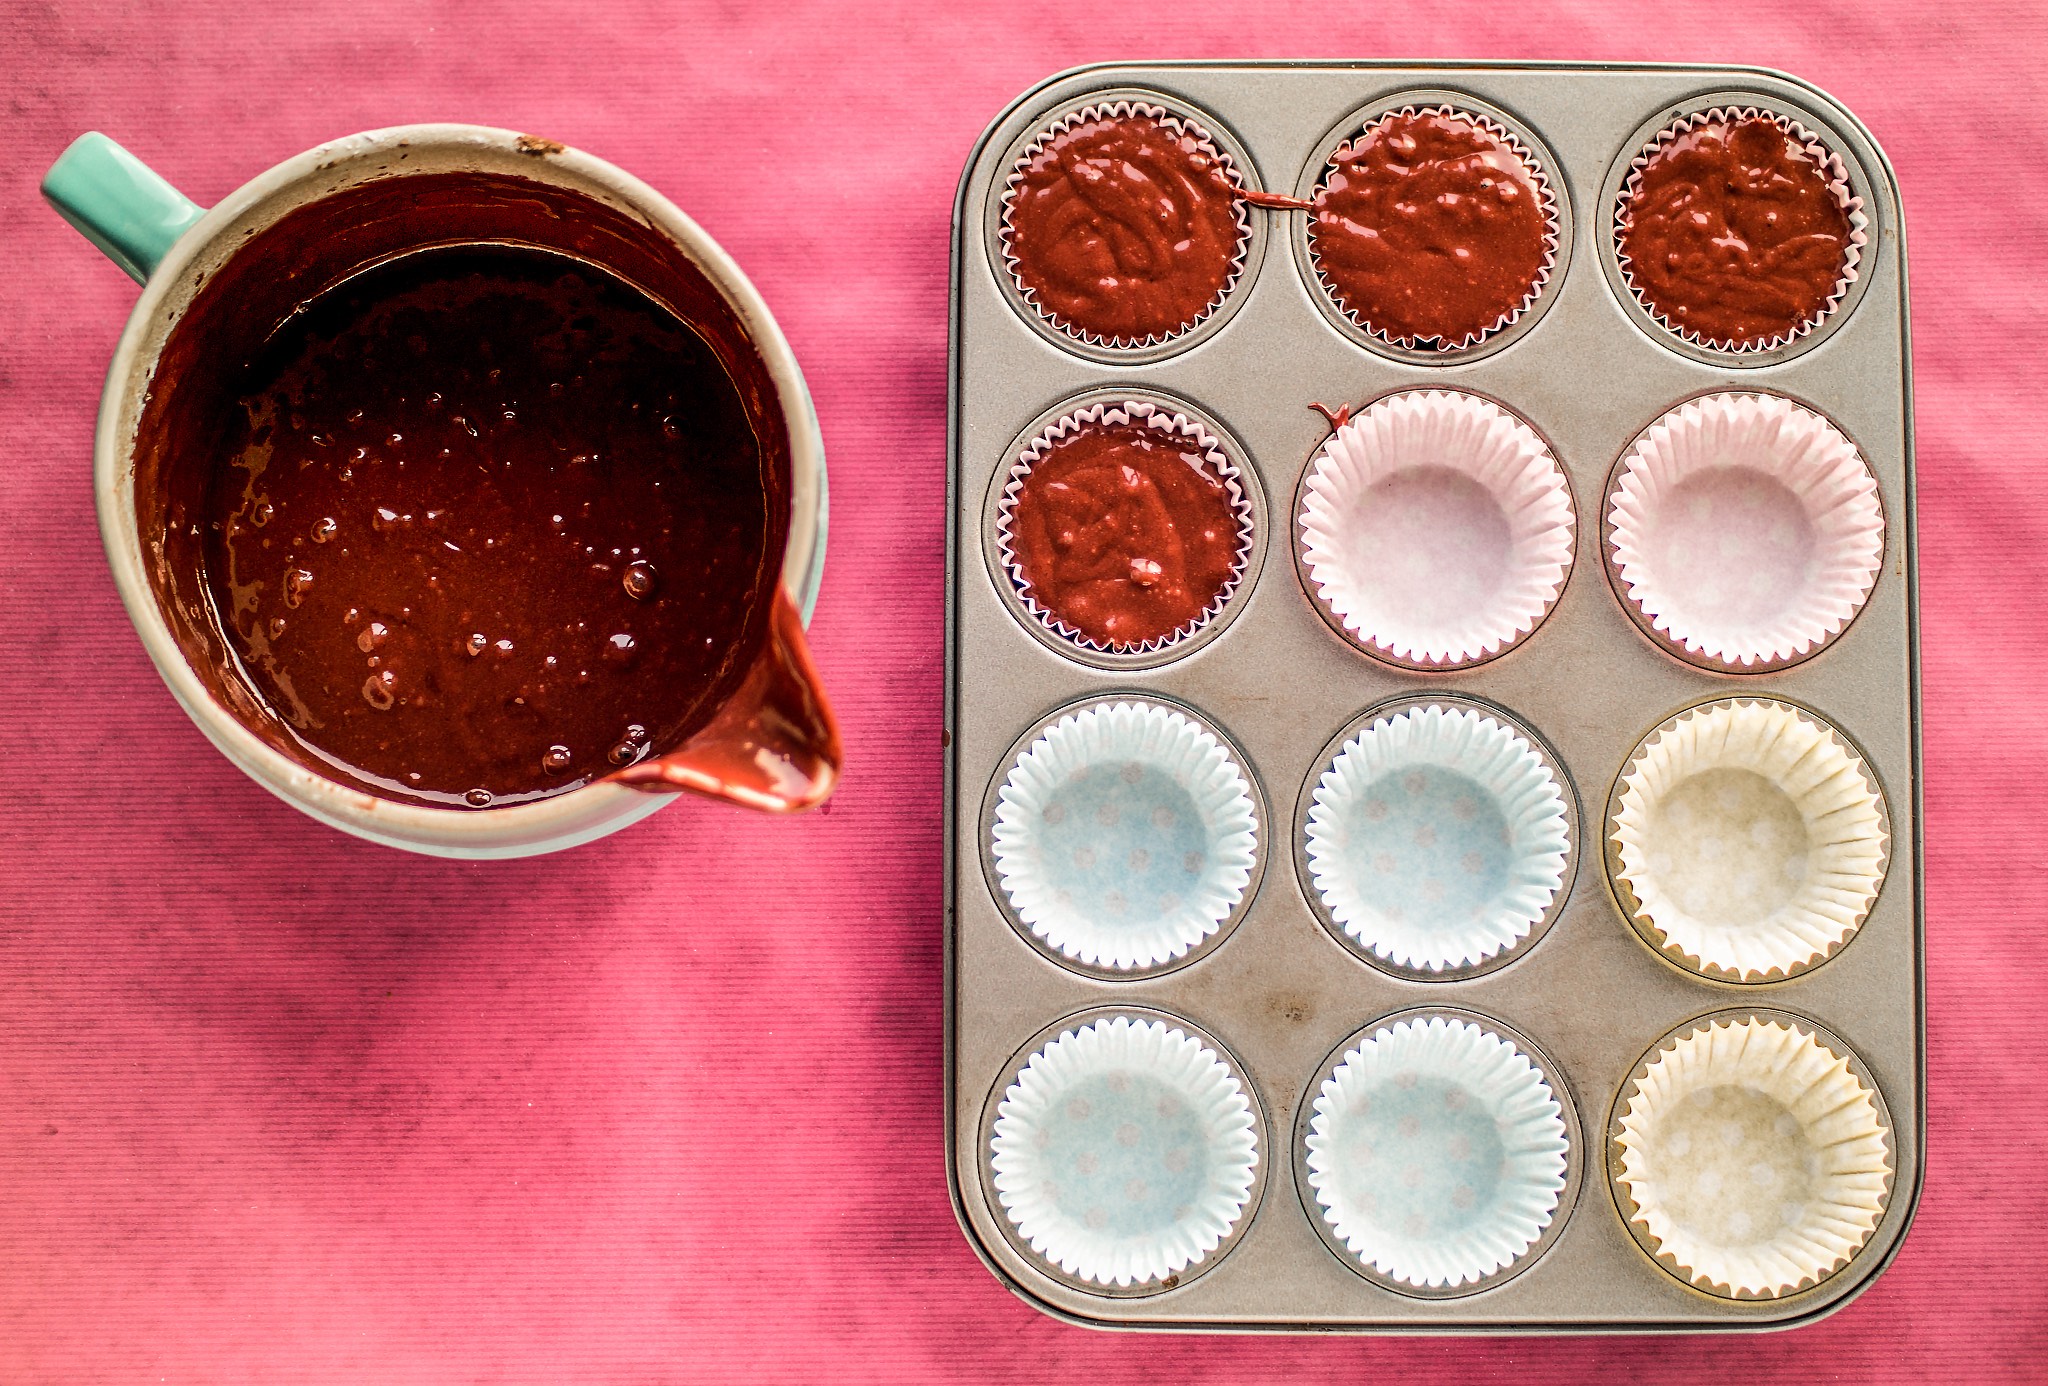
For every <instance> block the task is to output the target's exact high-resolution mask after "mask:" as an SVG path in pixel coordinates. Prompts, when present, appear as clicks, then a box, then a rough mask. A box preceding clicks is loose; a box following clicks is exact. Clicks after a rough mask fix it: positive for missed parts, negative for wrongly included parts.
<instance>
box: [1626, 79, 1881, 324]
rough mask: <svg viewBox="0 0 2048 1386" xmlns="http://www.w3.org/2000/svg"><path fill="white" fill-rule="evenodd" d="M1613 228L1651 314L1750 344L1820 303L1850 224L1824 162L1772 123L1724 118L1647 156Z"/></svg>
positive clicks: (1845, 247)
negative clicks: (1820, 161) (1634, 187)
mask: <svg viewBox="0 0 2048 1386" xmlns="http://www.w3.org/2000/svg"><path fill="white" fill-rule="evenodd" d="M1615 234H1616V236H1617V238H1618V240H1619V242H1620V246H1621V253H1622V254H1623V255H1624V256H1626V257H1627V259H1628V265H1629V278H1630V279H1631V280H1632V281H1633V282H1634V285H1635V291H1636V294H1637V296H1638V297H1640V298H1641V299H1642V301H1643V304H1644V306H1645V307H1647V308H1648V309H1649V310H1650V311H1651V312H1653V313H1655V314H1657V315H1658V316H1659V317H1661V318H1663V319H1664V320H1665V321H1666V322H1669V323H1670V324H1671V325H1672V326H1673V327H1676V328H1678V329H1680V330H1681V331H1685V332H1691V333H1693V334H1695V335H1696V336H1699V337H1701V338H1704V339H1705V340H1707V341H1709V342H1713V343H1716V344H1717V345H1723V346H1732V347H1755V346H1762V345H1764V344H1766V343H1768V342H1770V341H1772V340H1774V339H1776V338H1780V337H1784V336H1787V335H1789V334H1790V333H1792V332H1794V331H1796V330H1798V329H1799V328H1801V327H1803V326H1805V325H1806V324H1808V323H1811V322H1813V321H1814V320H1815V319H1817V318H1819V317H1820V315H1821V314H1822V313H1823V312H1825V311H1826V309H1827V302H1828V299H1829V297H1830V296H1831V295H1832V294H1833V293H1834V290H1835V286H1836V284H1837V283H1839V282H1840V280H1841V277H1842V270H1843V267H1844V266H1845V264H1846V263H1847V258H1848V252H1849V238H1850V226H1849V214H1848V212H1847V211H1846V210H1845V209H1844V208H1843V206H1842V204H1841V201H1840V200H1839V199H1838V198H1837V197H1836V195H1835V191H1834V185H1833V181H1832V180H1831V179H1830V178H1829V176H1828V173H1827V171H1826V169H1825V168H1823V167H1822V166H1821V164H1820V163H1819V162H1818V161H1816V160H1815V159H1814V157H1813V156H1812V155H1811V154H1810V153H1808V152H1807V150H1806V149H1805V147H1804V146H1802V145H1801V144H1799V143H1798V142H1797V141H1795V140H1794V139H1793V138H1792V137H1791V136H1790V135H1787V134H1786V133H1785V131H1784V130H1783V129H1781V128H1780V127H1779V126H1778V124H1777V123H1776V122H1775V121H1771V120H1766V119H1763V118H1762V117H1756V118H1752V119H1749V120H1730V119H1725V118H1724V119H1717V120H1711V121H1706V122H1704V123H1702V124H1700V125H1699V126H1697V127H1695V128H1694V129H1692V130H1690V131H1688V132H1686V133H1685V134H1683V135H1680V136H1679V137H1678V138H1676V139H1674V140H1671V141H1669V142H1668V143H1666V144H1665V145H1664V146H1663V147H1661V148H1660V149H1659V150H1658V151H1657V152H1656V154H1654V155H1652V156H1651V158H1650V160H1649V162H1648V163H1647V164H1645V165H1644V167H1643V172H1642V178H1641V180H1640V182H1639V183H1638V185H1637V187H1636V191H1635V193H1634V194H1633V195H1632V196H1631V197H1630V198H1629V199H1628V204H1627V206H1626V207H1625V208H1624V209H1623V212H1622V215H1621V217H1620V220H1619V221H1618V222H1617V224H1616V227H1615Z"/></svg>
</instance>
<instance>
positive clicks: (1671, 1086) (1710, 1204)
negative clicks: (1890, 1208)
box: [1610, 1016, 1892, 1299]
mask: <svg viewBox="0 0 2048 1386" xmlns="http://www.w3.org/2000/svg"><path fill="white" fill-rule="evenodd" d="M1616 1125H1617V1127H1618V1130H1617V1132H1616V1134H1615V1135H1614V1137H1613V1147H1612V1152H1611V1155H1610V1158H1611V1159H1613V1161H1614V1168H1613V1170H1612V1173H1613V1179H1614V1184H1615V1188H1616V1191H1617V1193H1618V1194H1619V1195H1620V1201H1621V1204H1622V1211H1623V1215H1624V1216H1625V1217H1626V1218H1627V1219H1628V1222H1629V1225H1630V1231H1631V1232H1632V1233H1633V1234H1634V1235H1635V1236H1636V1238H1637V1240H1638V1241H1639V1242H1640V1243H1641V1244H1642V1246H1643V1248H1644V1250H1645V1251H1647V1252H1649V1253H1650V1255H1651V1256H1652V1257H1654V1258H1655V1259H1656V1260H1657V1261H1658V1263H1659V1264H1661V1265H1663V1266H1664V1267H1665V1268H1666V1269H1668V1270H1670V1271H1672V1272H1673V1273H1674V1274H1676V1275H1678V1276H1679V1277H1680V1278H1681V1279H1684V1280H1685V1281H1687V1282H1688V1283H1690V1284H1692V1285H1694V1286H1696V1287H1697V1288H1699V1289H1702V1290H1705V1291H1707V1292H1708V1293H1710V1294H1716V1295H1720V1296H1722V1297H1724V1298H1729V1299H1774V1298H1777V1297H1779V1296H1781V1295H1787V1294H1793V1293H1796V1292H1797V1291H1799V1290H1803V1289H1808V1288H1810V1287H1812V1286H1814V1285H1817V1284H1819V1283H1820V1282H1821V1281H1823V1280H1826V1279H1827V1278H1828V1277H1829V1276H1831V1275H1833V1274H1834V1273H1835V1272H1836V1271H1838V1270H1840V1269H1841V1268H1842V1267H1843V1266H1845V1265H1847V1264H1848V1263H1849V1261H1850V1259H1851V1258H1852V1257H1854V1256H1855V1255H1856V1253H1857V1252H1858V1251H1859V1250H1861V1249H1862V1247H1863V1245H1864V1244H1865V1243H1866V1242H1867V1241H1869V1239H1870V1235H1871V1233H1872V1232H1873V1231H1874V1230H1875V1228H1876V1227H1877V1224H1878V1220H1879V1219H1880V1218H1882V1217H1883V1216H1884V1211H1885V1205H1886V1202H1887V1199H1888V1197H1889V1192H1890V1183H1891V1174H1892V1156H1891V1151H1890V1147H1889V1140H1888V1136H1889V1132H1888V1129H1887V1125H1886V1122H1885V1119H1884V1116H1883V1114H1882V1111H1881V1107H1880V1102H1879V1100H1878V1098H1877V1096H1876V1094H1875V1092H1874V1090H1873V1089H1871V1088H1870V1087H1868V1086H1866V1085H1865V1083H1864V1081H1863V1079H1861V1078H1860V1077H1858V1076H1857V1074H1855V1073H1854V1072H1852V1071H1851V1070H1850V1066H1849V1060H1848V1058H1847V1057H1846V1056H1845V1055H1844V1054H1840V1053H1837V1052H1835V1050H1834V1049H1833V1048H1831V1047H1830V1046H1829V1044H1827V1043H1824V1042H1823V1041H1822V1040H1821V1039H1820V1038H1818V1037H1816V1036H1815V1035H1814V1034H1812V1033H1809V1032H1808V1031H1807V1030H1806V1029H1805V1028H1804V1027H1802V1026H1801V1025H1800V1024H1798V1023H1797V1022H1795V1021H1793V1020H1792V1019H1791V1018H1789V1017H1788V1018H1784V1019H1767V1018H1758V1017H1746V1018H1737V1019H1730V1018H1722V1017H1712V1016H1710V1017H1708V1018H1707V1019H1706V1020H1704V1021H1702V1022H1700V1023H1699V1024H1698V1025H1697V1027H1696V1028H1693V1029H1692V1030H1690V1031H1689V1032H1688V1033H1686V1034H1684V1035H1683V1036H1682V1037H1679V1038H1676V1039H1667V1040H1665V1041H1664V1042H1663V1043H1662V1044H1661V1045H1659V1047H1658V1048H1657V1049H1655V1050H1653V1051H1652V1052H1651V1053H1650V1054H1649V1055H1648V1056H1647V1057H1646V1060H1645V1063H1644V1065H1643V1066H1641V1067H1639V1069H1638V1071H1637V1074H1636V1077H1635V1078H1634V1080H1633V1081H1632V1082H1630V1084H1629V1085H1628V1087H1627V1088H1626V1089H1624V1090H1623V1093H1622V1095H1621V1098H1620V1100H1619V1102H1618V1103H1617V1106H1616Z"/></svg>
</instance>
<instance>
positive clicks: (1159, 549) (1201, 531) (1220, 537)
mask: <svg viewBox="0 0 2048 1386" xmlns="http://www.w3.org/2000/svg"><path fill="white" fill-rule="evenodd" d="M1239 537H1240V534H1239V526H1238V517H1237V514H1236V512H1235V511H1234V510H1233V508H1232V506H1231V499H1230V492H1229V491H1228V489H1227V488H1226V487H1225V486H1224V484H1223V482H1222V481H1221V480H1220V479H1219V478H1218V477H1217V476H1216V474H1215V472H1214V471H1213V470H1211V469H1210V468H1209V467H1208V466H1206V465H1203V462H1202V455H1201V454H1200V453H1198V452H1195V451H1193V450H1192V449H1191V448H1190V447H1189V446H1188V445H1187V444H1186V442H1185V441H1184V440H1179V439H1175V438H1170V437H1168V436H1167V435H1166V434H1164V433H1162V432H1160V431H1159V430H1158V429H1156V428H1148V427H1146V426H1144V425H1142V424H1137V423H1124V424H1103V423H1089V424H1083V425H1082V426H1081V427H1080V429H1079V430H1078V431H1076V432H1074V433H1071V434H1069V435H1068V436H1067V437H1065V438H1063V439H1061V440H1060V441H1059V442H1058V443H1057V444H1055V445H1054V446H1053V447H1052V448H1051V449H1050V450H1049V451H1048V452H1047V453H1046V454H1045V455H1044V456H1043V457H1041V458H1040V459H1039V460H1038V461H1037V462H1036V463H1035V464H1034V465H1033V466H1032V468H1031V470H1030V472H1029V473H1028V474H1026V476H1025V478H1024V484H1023V485H1022V487H1020V488H1019V490H1018V493H1017V500H1016V505H1015V509H1014V510H1013V511H1012V514H1011V519H1010V547H1011V552H1012V553H1013V554H1014V555H1015V557H1016V559H1017V563H1018V566H1019V567H1020V568H1022V570H1023V574H1024V589H1025V591H1026V593H1027V594H1028V595H1029V596H1030V597H1032V598H1033V599H1034V600H1035V601H1037V603H1038V604H1039V605H1040V606H1042V607H1044V608H1045V609H1046V610H1048V611H1050V612H1051V613H1052V614H1053V615H1054V616H1056V617H1058V618H1059V619H1060V620H1062V621H1065V622H1066V623H1067V624H1068V625H1070V626H1072V627H1074V628H1075V629H1076V630H1079V631H1080V632H1082V633H1083V634H1084V635H1086V636H1087V637H1088V638H1089V639H1091V640H1093V641H1095V642H1096V643H1097V644H1101V645H1105V646H1108V647H1110V648H1113V649H1132V648H1135V647H1136V646H1138V645H1140V644H1143V643H1144V642H1145V641H1148V640H1156V639H1158V638H1160V637H1161V636H1166V635H1171V634H1172V633H1173V632H1174V631H1176V630H1178V629H1180V628H1181V627H1182V626H1184V625H1186V624H1187V623H1188V622H1190V621H1193V620H1194V619H1196V618H1197V617H1199V616H1200V615H1201V614H1202V613H1203V612H1204V611H1206V610H1208V608H1209V604H1210V603H1211V602H1213V601H1214V600H1215V599H1216V594H1217V593H1218V592H1220V591H1222V590H1223V587H1224V585H1225V584H1226V583H1228V582H1229V581H1230V578H1231V575H1232V574H1233V573H1234V572H1235V571H1236V569H1237V551H1238V541H1239Z"/></svg>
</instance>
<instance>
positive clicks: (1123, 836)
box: [993, 702, 1258, 970]
mask: <svg viewBox="0 0 2048 1386" xmlns="http://www.w3.org/2000/svg"><path fill="white" fill-rule="evenodd" d="M993 856H994V858H995V864H996V873H997V875H998V876H999V877H1000V878H1001V880H1002V885H1003V891H1004V893H1005V894H1006V895H1008V896H1009V899H1010V905H1011V908H1012V909H1014V910H1015V911H1016V914H1017V917H1018V919H1019V920H1020V921H1022V923H1023V924H1024V926H1025V927H1026V928H1028V929H1029V930H1030V931H1031V932H1032V933H1033V934H1034V935H1036V936H1037V937H1038V938H1039V939H1040V940H1042V941H1043V942H1044V943H1045V944H1046V945H1047V946H1048V947H1050V948H1051V949H1053V950H1054V951H1055V952H1057V953H1059V954H1060V955H1061V956H1062V957H1065V958H1069V959H1071V960H1073V961H1075V962H1078V963H1082V964H1084V965H1087V966H1091V967H1109V968H1116V969H1119V970H1127V969H1135V968H1145V967H1153V966H1157V965H1159V964H1162V963H1167V962H1171V961H1173V960H1174V959H1176V958H1179V957H1181V956H1183V955H1184V954H1186V953H1187V952H1188V950H1189V949H1191V948H1194V947H1196V946H1198V945H1199V944H1200V943H1201V942H1202V941H1203V940H1204V939H1206V938H1208V937H1209V936H1210V935H1211V934H1214V933H1215V932H1216V931H1217V930H1218V929H1219V928H1221V927H1222V926H1223V923H1224V921H1225V920H1227V919H1229V918H1230V916H1231V914H1232V912H1234V911H1235V910H1236V908H1237V906H1238V904H1239V902H1241V901H1242V900H1243V899H1244V895H1245V890H1246V887H1247V886H1248V884H1249V883H1250V881H1251V874H1252V868H1253V866H1254V865H1255V864H1256V862H1257V859H1258V820H1257V815H1256V812H1255V810H1254V808H1253V804H1252V796H1251V786H1250V784H1249V783H1247V782H1246V779H1245V776H1244V773H1243V771H1241V770H1240V769H1239V768H1238V766H1237V763H1236V761H1235V760H1234V759H1233V758H1232V757H1231V755H1230V753H1229V752H1228V751H1227V750H1225V749H1224V747H1223V745H1222V743H1221V742H1219V741H1218V740H1217V738H1216V737H1215V736H1214V735H1213V734H1212V733H1210V732H1209V731H1207V730H1205V729H1204V728H1202V727H1201V726H1200V725H1199V724H1197V723H1196V722H1195V721H1194V720H1193V719H1191V718H1189V717H1187V716H1185V715H1183V714H1182V713H1180V712H1177V711H1175V710H1173V709H1171V708H1166V707H1160V706H1156V705H1154V704H1151V703H1143V702H1120V703H1116V704H1114V705H1112V706H1095V707H1089V708H1084V709H1082V710H1081V711H1079V712H1076V713H1072V714H1070V715H1068V716H1066V717H1062V718H1061V719H1060V720H1059V721H1058V722H1056V723H1054V724H1053V725H1052V726H1050V727H1047V728H1046V729H1045V731H1044V732H1042V733H1041V734H1040V735H1039V736H1038V738H1037V739H1036V740H1034V741H1033V742H1032V743H1031V745H1030V746H1028V747H1026V748H1025V750H1024V751H1023V752H1022V753H1021V754H1020V755H1019V756H1018V757H1017V761H1016V764H1015V765H1014V766H1012V767H1011V770H1010V774H1009V777H1008V778H1007V779H1006V780H1005V781H1004V782H1003V787H1002V789H1001V791H1000V792H999V796H998V806H997V809H996V822H995V833H994V848H993Z"/></svg>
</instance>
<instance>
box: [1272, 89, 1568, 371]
mask: <svg viewBox="0 0 2048 1386" xmlns="http://www.w3.org/2000/svg"><path fill="white" fill-rule="evenodd" d="M1536 179H1537V175H1536V173H1535V171H1534V170H1533V169H1531V168H1530V167H1529V165H1528V164H1527V163H1525V162H1524V161H1523V159H1522V157H1521V155H1520V154H1518V153H1516V152H1515V149H1514V147H1513V146H1512V145H1509V144H1508V143H1506V142H1505V141H1503V140H1501V139H1499V138H1498V137H1496V136H1495V135H1493V134H1492V133H1491V132H1489V131H1488V130H1486V129H1485V128H1484V127H1482V126H1480V125H1477V124H1475V123H1473V122H1472V121H1470V120H1467V119H1465V118H1464V117H1462V116H1457V115H1444V114H1440V113H1417V112H1413V111H1410V112H1395V113H1394V114H1392V115H1389V116H1385V117H1383V118H1381V119H1379V120H1376V121H1374V122H1373V124H1372V125H1370V126H1368V127H1367V128H1366V130H1365V132H1364V133H1363V134H1361V135H1359V136H1358V137H1357V138H1356V139H1354V140H1352V141H1350V142H1349V143H1348V144H1346V145H1344V146H1342V147H1340V148H1339V149H1338V150H1337V153H1336V155H1335V156H1334V157H1333V158H1332V159H1331V162H1330V168H1329V171H1328V172H1327V173H1325V174H1324V176H1323V181H1322V185H1321V186H1320V187H1318V188H1317V189H1316V195H1315V203H1314V206H1315V215H1314V216H1313V217H1311V218H1310V220H1309V248H1310V250H1311V251H1312V252H1313V253H1314V255H1315V262H1316V267H1317V268H1318V269H1319V270H1321V271H1322V274H1323V277H1324V278H1325V279H1326V280H1328V281H1329V283H1330V287H1331V289H1332V291H1333V292H1334V294H1335V296H1336V299H1337V301H1338V303H1339V304H1341V305H1342V306H1343V307H1344V308H1346V309H1347V310H1349V311H1350V312H1351V313H1353V314H1355V315H1356V316H1357V317H1359V318H1360V319H1362V320H1363V321H1364V323H1365V325H1366V326H1367V327H1370V328H1371V329H1372V330H1373V331H1375V332H1378V333H1381V334H1382V335H1384V336H1387V337H1391V338H1394V339H1396V340H1400V341H1410V340H1413V341H1419V342H1423V343H1427V344H1432V345H1436V346H1443V347H1452V346H1458V345H1462V344H1464V343H1466V342H1467V340H1468V339H1470V338H1473V337H1476V336H1478V335H1480V334H1483V333H1485V332H1488V331H1491V330H1492V329H1493V328H1494V327H1495V326H1497V325H1498V324H1499V323H1500V321H1501V318H1502V317H1503V316H1504V315H1505V314H1508V313H1512V312H1514V311H1515V310H1516V309H1518V308H1520V307H1521V306H1522V304H1523V303H1524V302H1525V301H1526V300H1527V298H1528V297H1529V294H1530V293H1531V292H1532V291H1533V290H1534V289H1535V288H1536V285H1537V281H1538V279H1539V277H1540V276H1541V275H1542V273H1543V261H1544V254H1545V250H1546V247H1547V243H1548V237H1549V219H1548V218H1547V217H1546V216H1545V215H1544V212H1543V200H1542V197H1541V195H1540V194H1539V192H1538V190H1537V182H1536Z"/></svg>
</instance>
